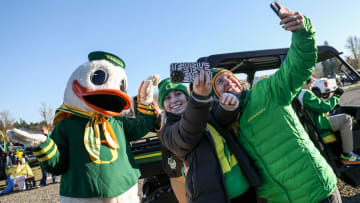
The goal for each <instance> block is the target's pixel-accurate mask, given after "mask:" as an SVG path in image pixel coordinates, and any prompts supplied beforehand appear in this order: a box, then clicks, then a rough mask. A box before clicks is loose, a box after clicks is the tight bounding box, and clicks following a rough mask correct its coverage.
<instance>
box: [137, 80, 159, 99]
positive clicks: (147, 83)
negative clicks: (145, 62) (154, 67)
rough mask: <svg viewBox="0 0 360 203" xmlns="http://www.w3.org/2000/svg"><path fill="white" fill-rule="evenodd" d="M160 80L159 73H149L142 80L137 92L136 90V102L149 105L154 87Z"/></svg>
mask: <svg viewBox="0 0 360 203" xmlns="http://www.w3.org/2000/svg"><path fill="white" fill-rule="evenodd" d="M159 82H160V76H159V75H151V76H150V77H148V78H147V79H146V80H144V81H142V83H141V85H140V88H139V92H138V96H137V98H138V102H139V103H140V104H143V105H149V104H151V103H152V101H153V94H154V87H156V86H157V85H158V84H159Z"/></svg>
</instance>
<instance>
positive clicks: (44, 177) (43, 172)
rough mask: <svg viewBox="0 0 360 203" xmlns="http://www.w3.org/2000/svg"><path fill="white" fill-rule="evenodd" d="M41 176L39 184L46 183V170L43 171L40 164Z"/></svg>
mask: <svg viewBox="0 0 360 203" xmlns="http://www.w3.org/2000/svg"><path fill="white" fill-rule="evenodd" d="M40 168H41V173H42V178H41V180H40V185H46V179H47V172H46V171H45V168H44V167H43V166H42V165H41V164H40Z"/></svg>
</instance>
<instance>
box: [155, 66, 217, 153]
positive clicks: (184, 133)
mask: <svg viewBox="0 0 360 203" xmlns="http://www.w3.org/2000/svg"><path fill="white" fill-rule="evenodd" d="M210 93H211V81H210V77H209V75H207V74H205V73H204V72H203V71H201V72H200V74H199V75H197V76H196V78H195V81H194V90H193V92H192V94H191V96H190V99H189V101H188V105H187V107H186V109H185V112H184V113H183V114H182V115H173V116H172V117H169V118H168V119H167V124H166V125H165V127H164V128H163V129H162V130H161V132H160V141H161V142H162V144H163V145H164V146H165V147H166V148H167V149H169V150H170V151H172V153H174V154H175V155H176V156H178V157H179V158H183V159H184V158H185V156H186V155H187V154H188V153H190V152H191V151H192V150H193V149H194V148H195V147H196V146H197V144H198V143H199V141H200V140H201V138H202V136H203V134H204V132H205V131H206V123H207V120H208V114H209V108H210V101H211V96H210ZM168 115H169V113H168Z"/></svg>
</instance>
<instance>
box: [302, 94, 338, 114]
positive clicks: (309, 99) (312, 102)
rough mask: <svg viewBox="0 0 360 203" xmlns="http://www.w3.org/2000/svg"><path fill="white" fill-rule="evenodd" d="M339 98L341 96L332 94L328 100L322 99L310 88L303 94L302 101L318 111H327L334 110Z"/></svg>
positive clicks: (312, 109) (306, 105) (309, 107)
mask: <svg viewBox="0 0 360 203" xmlns="http://www.w3.org/2000/svg"><path fill="white" fill-rule="evenodd" d="M299 99H301V98H299ZM339 99H340V98H339V97H337V96H332V97H330V98H329V99H328V100H322V99H320V98H319V97H317V96H316V95H315V94H314V93H312V92H310V91H308V90H306V92H305V93H304V95H303V96H302V102H303V105H304V107H305V108H306V109H309V110H311V111H314V112H318V113H327V112H329V111H331V110H333V109H334V108H335V106H336V105H337V104H338V103H339Z"/></svg>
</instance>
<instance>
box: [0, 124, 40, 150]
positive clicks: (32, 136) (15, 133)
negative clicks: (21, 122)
mask: <svg viewBox="0 0 360 203" xmlns="http://www.w3.org/2000/svg"><path fill="white" fill-rule="evenodd" d="M6 136H7V137H8V138H9V139H10V140H12V141H14V142H19V143H21V144H24V145H26V146H28V147H30V148H35V147H38V146H40V145H42V144H43V143H45V142H46V140H47V136H45V135H43V134H40V133H31V132H28V131H25V130H20V129H16V128H14V129H13V130H8V131H7V132H6Z"/></svg>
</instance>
